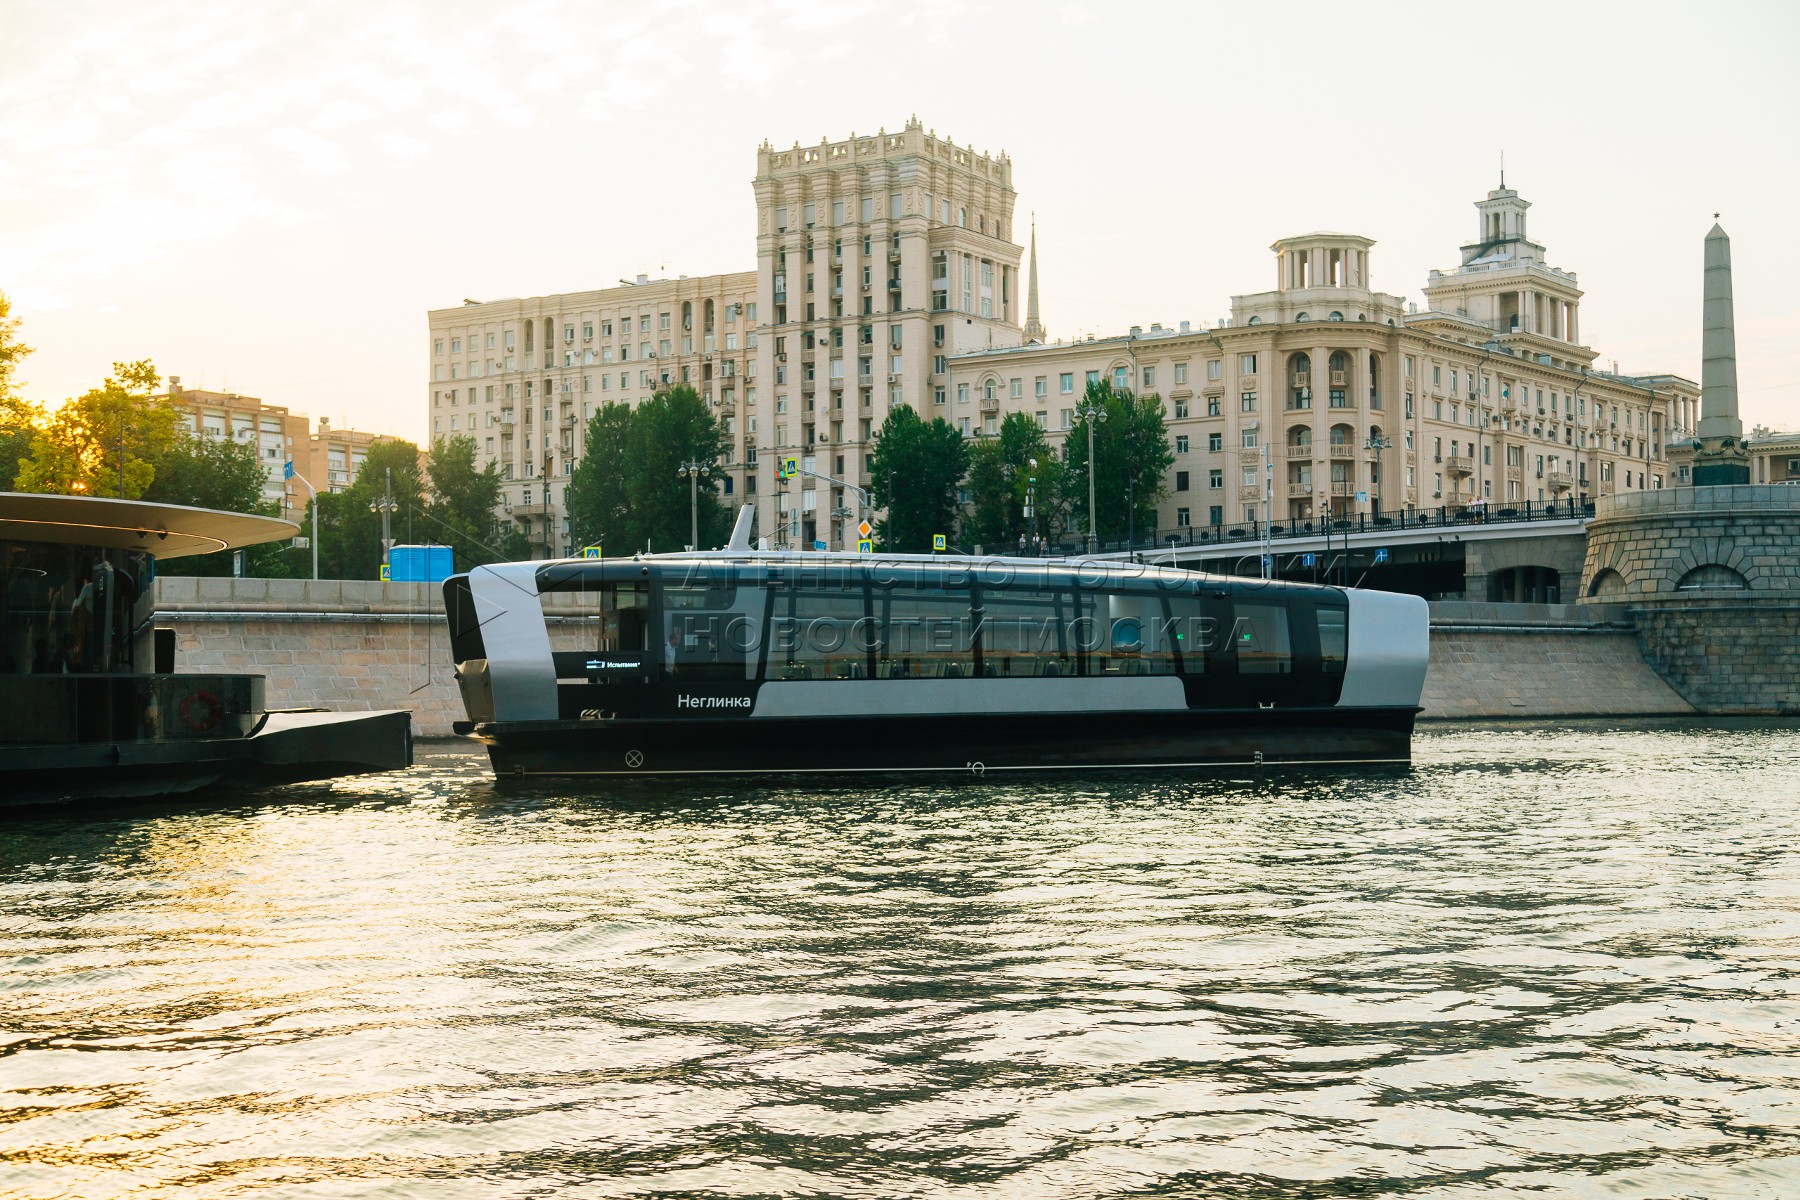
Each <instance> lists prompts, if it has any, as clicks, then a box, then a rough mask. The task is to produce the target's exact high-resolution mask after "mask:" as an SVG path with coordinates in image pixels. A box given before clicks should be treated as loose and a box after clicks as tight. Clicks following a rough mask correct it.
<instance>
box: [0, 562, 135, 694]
mask: <svg viewBox="0 0 1800 1200" xmlns="http://www.w3.org/2000/svg"><path fill="white" fill-rule="evenodd" d="M152 576H153V567H152V564H151V559H150V556H149V555H148V554H147V553H143V552H141V551H132V550H107V549H101V548H99V547H95V546H68V545H58V544H54V543H40V542H0V577H3V578H0V639H3V640H0V674H8V675H15V674H16V675H27V674H57V675H60V674H94V673H102V672H111V671H119V672H129V671H131V670H133V669H134V667H135V666H139V665H141V666H143V667H145V668H146V669H147V668H148V665H149V659H150V651H149V645H150V637H149V626H148V621H149V618H150V613H151V610H152V608H153V597H152V594H151V580H152ZM140 628H141V629H143V630H144V636H143V637H142V638H134V636H133V634H134V632H135V631H137V630H139V629H140ZM140 643H141V645H140Z"/></svg>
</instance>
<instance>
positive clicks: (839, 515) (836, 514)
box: [831, 504, 856, 550]
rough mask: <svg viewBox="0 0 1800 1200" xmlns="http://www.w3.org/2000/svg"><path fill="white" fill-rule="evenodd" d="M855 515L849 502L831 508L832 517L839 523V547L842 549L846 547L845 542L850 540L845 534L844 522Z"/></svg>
mask: <svg viewBox="0 0 1800 1200" xmlns="http://www.w3.org/2000/svg"><path fill="white" fill-rule="evenodd" d="M855 515H856V514H855V513H854V512H852V511H851V510H850V506H849V505H848V504H840V505H838V506H837V507H836V508H834V509H832V510H831V516H832V518H833V519H834V520H836V521H837V523H838V549H840V550H842V549H845V546H844V543H845V542H847V541H849V540H850V539H849V538H846V537H845V536H844V522H845V521H848V520H849V519H850V518H851V517H854V516H855Z"/></svg>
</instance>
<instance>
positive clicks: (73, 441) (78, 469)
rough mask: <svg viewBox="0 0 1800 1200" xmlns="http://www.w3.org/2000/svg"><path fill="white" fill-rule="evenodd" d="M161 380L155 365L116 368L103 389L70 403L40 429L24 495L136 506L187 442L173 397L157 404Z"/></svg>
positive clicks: (22, 482)
mask: <svg viewBox="0 0 1800 1200" xmlns="http://www.w3.org/2000/svg"><path fill="white" fill-rule="evenodd" d="M159 379H160V376H158V375H157V373H156V367H155V366H153V365H152V364H151V363H150V361H149V360H148V359H144V360H141V361H139V362H132V363H114V364H113V373H112V374H111V375H108V376H107V377H106V382H105V383H103V384H101V385H100V386H99V387H97V388H91V389H89V390H88V391H86V392H84V393H82V394H81V395H80V396H77V397H76V398H75V399H73V400H69V401H66V402H65V403H64V404H63V405H62V407H61V408H58V409H57V410H56V411H55V412H54V413H52V414H50V416H49V418H48V419H47V420H45V421H44V422H43V424H42V425H40V426H39V427H38V429H37V431H36V434H35V436H34V437H33V438H32V441H31V454H30V457H28V458H26V459H25V460H24V461H23V462H21V463H20V464H19V477H18V481H17V485H16V486H17V487H18V489H19V490H20V491H22V492H62V493H65V494H72V495H89V496H120V497H123V498H124V499H127V500H136V499H138V498H139V497H141V496H142V495H143V494H144V490H145V489H146V488H148V487H149V486H150V481H151V480H152V479H153V478H154V477H155V475H156V468H155V465H154V464H155V462H156V460H157V459H159V458H162V457H165V456H166V455H167V454H168V453H169V451H170V449H171V447H172V446H173V445H174V442H175V439H176V437H177V436H179V424H180V417H179V415H178V414H177V413H176V411H175V406H174V405H173V404H172V403H171V402H169V400H168V399H166V398H163V399H157V400H152V399H151V398H150V396H151V393H152V392H154V391H155V390H156V386H157V383H158V380H159Z"/></svg>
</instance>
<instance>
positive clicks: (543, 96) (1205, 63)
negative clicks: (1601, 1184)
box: [0, 0, 1800, 437]
mask: <svg viewBox="0 0 1800 1200" xmlns="http://www.w3.org/2000/svg"><path fill="white" fill-rule="evenodd" d="M1797 12H1800V5H1795V4H1792V3H1785V4H1778V3H1739V2H1733V0H1726V2H1724V3H1710V4H1693V3H1682V4H1679V5H1676V4H1660V3H1656V4H1637V3H1632V4H1584V3H1578V2H1577V3H1570V2H1565V3H1559V4H1554V5H1550V4H1524V5H1507V6H1500V7H1496V6H1494V5H1479V6H1477V5H1455V4H1444V3H1441V2H1433V3H1425V4H1404V3H1385V4H1381V5H1362V4H1345V3H1335V4H1324V5H1311V4H1304V3H1283V4H1241V3H1240V4H1230V5H1203V4H1199V3H1176V4H1166V5H1165V4H1135V5H1134V4H1128V3H1121V2H1119V0H1069V2H1067V3H1063V2H1061V0H1048V2H1046V3H1039V4H1031V3H1019V4H1011V3H998V2H989V3H981V2H979V0H955V2H952V0H906V2H905V3H875V2H865V0H731V2H730V3H709V2H707V0H634V2H633V3H629V4H622V3H615V2H614V0H599V2H590V3H585V4H578V3H566V2H562V0H503V2H492V0H483V2H480V3H473V2H466V0H432V2H431V3H416V4H415V3H392V2H385V0H314V2H311V3H297V4H294V3H276V2H274V0H266V2H261V3H257V2H243V3H228V2H214V0H0V291H5V292H7V293H8V294H10V295H11V296H12V297H13V299H14V302H15V307H16V313H17V315H19V316H21V317H23V318H24V327H23V330H22V333H23V336H24V337H25V339H26V340H27V341H28V342H30V343H31V344H32V345H34V346H36V347H37V353H36V354H35V355H33V356H32V357H31V358H29V359H27V360H26V362H25V364H24V366H23V368H22V371H21V375H22V377H23V378H24V380H25V382H26V390H27V394H28V395H30V396H31V397H33V398H35V399H39V400H45V401H56V400H60V399H61V398H63V397H66V396H70V395H73V394H76V393H78V392H80V391H82V390H84V389H85V388H87V387H90V386H92V385H93V384H95V383H97V382H98V381H99V380H100V379H101V378H102V377H103V376H104V375H105V374H106V372H107V370H108V366H109V364H110V363H111V362H112V361H114V360H115V359H117V360H126V359H136V358H151V359H153V360H154V361H155V362H156V365H157V367H158V368H159V369H160V370H161V371H162V372H163V373H164V374H165V375H166V374H176V375H180V376H181V377H182V379H183V381H184V382H185V383H186V384H187V385H189V386H203V387H208V388H217V389H225V390H231V391H236V392H242V393H245V394H249V395H256V396H262V397H264V398H265V399H267V400H270V401H273V402H276V403H281V404H286V405H289V406H291V407H292V408H293V409H295V410H296V411H299V412H304V413H307V414H310V415H312V416H315V417H318V416H327V417H330V418H332V419H333V420H334V421H338V422H347V423H350V424H353V425H355V426H357V427H359V428H367V429H373V430H378V431H383V432H393V433H401V434H405V435H408V436H413V437H418V436H422V435H423V433H424V430H425V402H424V397H425V391H426V379H427V370H426V352H427V349H428V343H427V339H426V325H425V313H426V310H427V309H430V308H434V307H442V306H447V305H454V304H456V303H458V302H460V301H461V300H462V299H463V298H464V297H474V298H480V299H493V298H498V297H502V296H528V295H538V294H543V293H549V292H558V291H575V290H579V289H585V288H593V287H602V286H606V285H608V284H611V283H614V282H615V281H617V280H618V279H619V278H620V277H621V276H630V275H633V274H636V273H637V272H640V271H647V272H650V273H652V274H656V273H668V274H671V275H673V274H689V275H698V274H705V273H709V272H716V271H734V270H749V269H751V268H753V267H754V266H755V244H754V233H753V223H754V222H753V217H754V208H753V201H752V197H751V191H750V180H751V176H752V174H753V172H754V170H755V151H756V147H757V145H758V143H760V142H761V141H762V140H763V139H764V138H765V137H766V138H769V139H771V140H772V141H773V142H774V143H775V144H776V145H778V146H791V145H792V144H793V143H794V142H795V141H800V142H802V143H806V144H814V143H817V142H818V141H819V139H820V138H821V137H830V138H833V139H837V138H842V137H847V136H849V135H850V134H851V133H852V132H857V133H870V132H873V131H875V130H876V129H877V128H878V127H882V126H885V127H886V128H888V129H895V128H898V127H899V126H900V125H902V124H903V123H904V122H905V121H906V119H907V117H908V116H909V115H911V114H913V113H917V114H918V116H919V118H920V120H921V121H923V122H924V123H925V125H926V126H927V127H930V128H934V129H935V130H936V131H937V132H938V133H939V134H940V135H948V136H951V137H954V138H955V140H956V141H958V142H959V143H962V144H964V145H968V144H973V145H974V146H975V147H976V149H978V150H991V151H1001V150H1004V151H1005V152H1007V153H1008V154H1010V155H1011V156H1012V158H1013V163H1014V182H1015V184H1016V185H1017V187H1018V190H1019V200H1018V205H1019V207H1018V217H1017V220H1016V222H1015V231H1016V234H1017V236H1018V238H1019V240H1020V241H1021V242H1022V241H1023V240H1024V238H1025V236H1026V230H1027V228H1028V218H1029V213H1030V212H1031V211H1032V210H1034V209H1035V210H1036V212H1037V220H1038V246H1039V258H1040V263H1041V270H1042V292H1043V307H1044V319H1045V323H1046V324H1047V325H1048V326H1049V328H1050V332H1051V335H1052V336H1053V337H1055V336H1065V337H1066V336H1071V335H1074V334H1077V333H1085V332H1095V333H1113V332H1122V331H1123V330H1124V328H1125V327H1126V326H1128V325H1132V324H1143V325H1148V324H1149V323H1150V322H1152V321H1163V322H1166V323H1173V322H1176V321H1180V320H1183V319H1187V320H1193V321H1197V322H1199V321H1204V322H1209V323H1210V322H1212V321H1215V320H1217V319H1218V318H1220V317H1222V316H1223V315H1224V314H1225V313H1226V311H1227V309H1228V305H1229V297H1230V296H1231V295H1232V294H1233V293H1242V292H1254V291H1262V290H1265V289H1267V288H1269V287H1272V286H1273V282H1274V267H1273V262H1272V256H1271V255H1270V254H1269V251H1268V246H1269V243H1270V242H1271V241H1273V240H1274V239H1276V238H1278V237H1282V236H1285V235H1288V234H1294V233H1300V232H1305V231H1308V230H1313V229H1333V230H1346V231H1350V232H1355V233H1360V234H1364V235H1366V236H1369V237H1372V238H1375V239H1376V242H1377V244H1376V247H1375V249H1374V251H1373V257H1372V259H1371V271H1372V281H1373V283H1374V285H1375V286H1376V287H1377V288H1378V289H1380V290H1383V291H1388V292H1396V293H1399V294H1400V295H1402V296H1405V297H1407V298H1409V299H1415V300H1416V299H1418V298H1419V294H1420V289H1421V287H1422V286H1423V284H1424V282H1425V276H1426V272H1427V271H1428V270H1430V269H1431V268H1433V267H1438V268H1444V269H1448V268H1450V267H1453V266H1454V265H1455V264H1456V262H1457V253H1456V250H1457V247H1458V246H1460V245H1461V244H1463V243H1465V242H1468V241H1472V240H1473V239H1474V236H1475V231H1476V225H1475V210H1474V208H1473V207H1472V203H1473V202H1474V201H1475V200H1477V199H1479V198H1480V197H1481V196H1482V195H1483V194H1484V193H1485V192H1486V191H1487V190H1488V189H1489V188H1491V187H1493V186H1494V185H1495V182H1496V177H1497V175H1498V167H1499V160H1500V155H1501V152H1502V151H1504V152H1505V155H1506V175H1507V181H1508V183H1509V184H1510V185H1511V186H1513V187H1514V188H1516V189H1517V190H1518V191H1519V192H1520V193H1521V194H1522V195H1523V196H1524V197H1525V198H1526V199H1528V200H1530V201H1531V202H1532V204H1533V205H1534V207H1533V209H1532V214H1531V230H1532V234H1533V237H1534V239H1535V240H1537V241H1540V242H1543V243H1545V244H1546V245H1547V247H1548V249H1549V257H1550V261H1551V262H1552V263H1553V264H1554V265H1556V266H1560V267H1563V268H1565V269H1569V270H1573V271H1576V272H1578V273H1579V276H1580V281H1581V285H1582V287H1583V288H1585V289H1586V293H1587V294H1586V297H1585V299H1584V301H1583V305H1582V317H1581V329H1582V334H1583V337H1584V339H1585V340H1586V341H1587V342H1588V344H1589V345H1591V346H1593V347H1594V348H1595V349H1596V350H1598V351H1599V353H1600V356H1601V359H1600V364H1599V365H1601V366H1602V367H1606V366H1609V365H1610V363H1611V361H1612V360H1615V359H1616V360H1617V361H1618V363H1619V365H1620V368H1621V369H1623V370H1626V371H1641V372H1649V371H1672V372H1675V373H1678V374H1682V375H1686V376H1688V377H1690V378H1692V379H1695V380H1698V378H1699V373H1700V358H1699V346H1700V300H1701V290H1700V287H1701V240H1702V238H1703V237H1704V236H1705V234H1706V231H1707V229H1708V228H1709V227H1710V225H1711V224H1712V216H1713V213H1714V212H1715V211H1717V212H1721V213H1722V214H1723V216H1722V218H1721V219H1722V221H1723V224H1724V225H1725V228H1726V229H1727V230H1728V231H1729V232H1730V233H1731V235H1732V241H1733V253H1734V256H1735V260H1736V267H1737V274H1736V284H1737V314H1738V372H1739V383H1740V387H1741V388H1742V411H1743V415H1744V418H1745V421H1746V423H1747V424H1748V423H1768V424H1773V425H1777V426H1784V427H1789V428H1796V427H1800V345H1797V344H1796V338H1795V330H1796V329H1800V288H1796V287H1795V286H1794V281H1795V280H1796V279H1800V227H1797V226H1796V222H1795V219H1794V216H1793V212H1792V206H1793V204H1794V200H1795V197H1797V196H1800V178H1797V176H1800V153H1797V152H1796V146H1797V142H1800V139H1797V138H1796V135H1795V132H1794V129H1793V123H1794V120H1795V118H1796V116H1797V115H1800V69H1797V68H1796V66H1795V62H1794V56H1795V53H1796V51H1800V17H1797V16H1796V13H1797Z"/></svg>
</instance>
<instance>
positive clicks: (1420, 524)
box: [1055, 500, 1594, 554]
mask: <svg viewBox="0 0 1800 1200" xmlns="http://www.w3.org/2000/svg"><path fill="white" fill-rule="evenodd" d="M1593 515H1594V505H1593V502H1592V501H1587V502H1583V501H1580V500H1566V501H1563V502H1561V503H1557V502H1549V503H1541V502H1536V501H1530V500H1520V501H1509V502H1507V503H1504V504H1447V505H1443V506H1441V507H1439V508H1410V509H1402V510H1399V511H1396V512H1391V513H1381V514H1380V515H1374V514H1370V513H1355V514H1351V515H1345V516H1341V517H1312V518H1307V519H1302V520H1289V521H1274V522H1270V523H1269V526H1268V530H1269V540H1270V542H1272V543H1274V542H1282V541H1287V540H1291V539H1294V538H1320V537H1334V538H1335V537H1348V536H1351V535H1354V534H1363V533H1392V532H1397V531H1400V530H1407V529H1444V528H1452V529H1454V528H1467V527H1469V526H1473V525H1512V524H1520V523H1525V522H1531V521H1570V520H1578V519H1585V518H1587V517H1591V516H1593ZM1262 537H1263V524H1262V523H1261V522H1258V521H1244V522H1239V523H1238V524H1235V525H1185V526H1181V527H1179V528H1176V529H1155V530H1152V531H1150V533H1149V534H1148V535H1147V536H1143V537H1139V538H1136V539H1135V540H1133V541H1129V542H1128V541H1126V540H1125V539H1123V538H1120V539H1118V540H1116V541H1111V542H1107V541H1103V542H1101V543H1100V552H1101V553H1102V554H1124V553H1128V552H1131V551H1134V550H1181V549H1185V548H1188V547H1193V548H1195V549H1200V550H1205V549H1207V548H1209V547H1212V546H1228V547H1254V546H1257V545H1260V544H1261V542H1262ZM1055 550H1056V552H1057V553H1059V554H1080V553H1081V552H1082V550H1083V543H1082V542H1081V541H1080V535H1079V534H1076V535H1074V537H1073V538H1070V539H1065V541H1064V542H1063V543H1062V544H1061V545H1059V546H1057V547H1056V548H1055Z"/></svg>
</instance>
